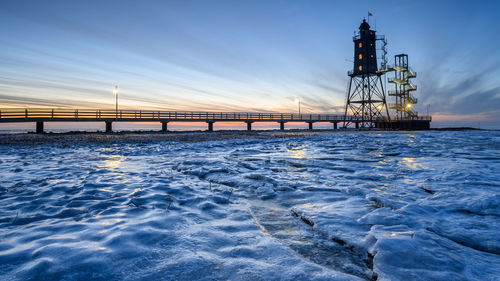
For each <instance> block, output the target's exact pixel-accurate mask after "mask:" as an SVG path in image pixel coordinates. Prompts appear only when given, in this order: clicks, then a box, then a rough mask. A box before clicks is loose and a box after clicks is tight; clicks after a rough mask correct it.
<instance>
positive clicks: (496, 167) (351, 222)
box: [0, 130, 500, 281]
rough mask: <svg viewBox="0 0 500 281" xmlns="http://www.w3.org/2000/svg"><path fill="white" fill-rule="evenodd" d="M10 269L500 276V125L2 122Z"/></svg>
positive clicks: (117, 275) (0, 258) (124, 276)
mask: <svg viewBox="0 0 500 281" xmlns="http://www.w3.org/2000/svg"><path fill="white" fill-rule="evenodd" d="M0 279H1V280H107V281H110V280H500V132H499V131H488V130H461V131H391V132H388V131H352V130H345V131H343V130H340V131H320V130H317V131H298V130H292V131H284V132H280V131H254V132H244V131H219V132H213V133H206V132H172V133H167V134H162V133H146V132H128V133H116V134H104V133H65V134H44V135H37V134H27V133H19V132H12V131H10V132H9V133H5V132H4V133H3V134H0Z"/></svg>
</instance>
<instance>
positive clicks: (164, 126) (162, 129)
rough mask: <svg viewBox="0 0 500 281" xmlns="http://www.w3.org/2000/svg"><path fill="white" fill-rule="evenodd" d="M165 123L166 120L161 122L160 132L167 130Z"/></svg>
mask: <svg viewBox="0 0 500 281" xmlns="http://www.w3.org/2000/svg"><path fill="white" fill-rule="evenodd" d="M167 124H168V122H161V131H162V132H168V127H167Z"/></svg>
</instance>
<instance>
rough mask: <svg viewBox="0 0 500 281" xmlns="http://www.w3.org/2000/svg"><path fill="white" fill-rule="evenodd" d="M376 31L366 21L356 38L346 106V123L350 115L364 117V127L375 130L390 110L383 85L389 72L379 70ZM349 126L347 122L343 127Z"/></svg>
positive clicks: (379, 38) (387, 116)
mask: <svg viewBox="0 0 500 281" xmlns="http://www.w3.org/2000/svg"><path fill="white" fill-rule="evenodd" d="M377 40H382V42H383V43H386V41H385V38H384V37H383V36H381V37H377V36H376V35H375V31H374V30H371V29H370V25H369V24H368V23H367V22H366V20H364V19H363V22H362V23H361V25H360V26H359V32H358V34H357V35H355V36H354V37H353V41H354V69H353V70H352V71H349V72H348V75H349V77H350V79H349V85H348V90H347V100H346V106H345V113H344V115H345V118H346V119H345V120H347V119H348V117H347V116H348V112H349V111H350V112H351V113H352V115H353V116H354V117H361V118H362V120H363V121H362V122H360V125H361V127H374V121H375V120H376V119H381V118H387V119H389V118H390V117H389V109H388V108H387V102H386V97H385V90H384V85H383V83H382V78H381V76H382V75H384V73H385V72H386V71H387V69H382V70H378V66H377V51H376V41H377ZM349 123H350V122H349V121H346V122H345V123H344V126H347V125H348V124H349Z"/></svg>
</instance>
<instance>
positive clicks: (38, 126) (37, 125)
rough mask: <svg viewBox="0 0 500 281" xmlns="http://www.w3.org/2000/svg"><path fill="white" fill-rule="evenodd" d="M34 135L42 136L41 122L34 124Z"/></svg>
mask: <svg viewBox="0 0 500 281" xmlns="http://www.w3.org/2000/svg"><path fill="white" fill-rule="evenodd" d="M36 133H37V134H43V122H42V121H37V122H36Z"/></svg>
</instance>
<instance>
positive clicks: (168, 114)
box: [0, 108, 365, 122]
mask: <svg viewBox="0 0 500 281" xmlns="http://www.w3.org/2000/svg"><path fill="white" fill-rule="evenodd" d="M14 119H16V120H22V119H31V120H36V119H43V120H53V121H57V120H65V121H67V120H69V119H72V120H75V121H86V120H88V121H92V120H117V121H120V120H133V121H141V120H145V121H149V120H170V121H175V120H180V121H187V120H193V121H206V120H213V121H252V120H256V121H257V120H262V121H283V120H286V121H304V122H307V121H315V122H318V121H326V122H329V121H337V122H343V121H365V120H361V119H360V118H359V117H354V116H350V115H348V116H344V115H343V114H295V113H265V112H264V113H260V112H194V111H151V110H118V111H116V110H101V109H37V108H30V109H0V121H9V120H10V121H12V120H14Z"/></svg>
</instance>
